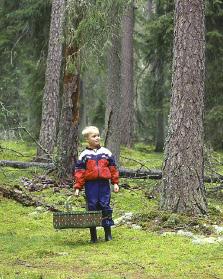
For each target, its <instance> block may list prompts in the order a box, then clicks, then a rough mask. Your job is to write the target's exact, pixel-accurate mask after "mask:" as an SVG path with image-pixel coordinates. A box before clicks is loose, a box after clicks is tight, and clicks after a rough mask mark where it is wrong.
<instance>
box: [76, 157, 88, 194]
mask: <svg viewBox="0 0 223 279" xmlns="http://www.w3.org/2000/svg"><path fill="white" fill-rule="evenodd" d="M85 171H86V164H85V161H84V160H83V158H79V160H78V161H77V162H76V165H75V170H74V181H75V182H74V186H73V188H74V189H80V190H81V189H82V188H83V187H84V184H85Z"/></svg>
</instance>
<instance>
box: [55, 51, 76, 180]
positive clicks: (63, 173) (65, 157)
mask: <svg viewBox="0 0 223 279" xmlns="http://www.w3.org/2000/svg"><path fill="white" fill-rule="evenodd" d="M77 53H78V49H77V48H74V47H67V48H66V51H65V58H66V62H67V61H69V60H70V59H69V57H71V60H72V59H74V60H75V61H73V63H77ZM79 102H80V75H79V74H77V73H69V72H68V70H67V67H66V69H65V73H64V88H63V96H62V109H61V116H60V127H59V134H58V175H59V177H60V178H66V177H69V176H71V174H72V171H73V165H74V164H75V162H76V158H77V148H78V124H79V107H80V104H79Z"/></svg>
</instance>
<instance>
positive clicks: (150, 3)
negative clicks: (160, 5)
mask: <svg viewBox="0 0 223 279" xmlns="http://www.w3.org/2000/svg"><path fill="white" fill-rule="evenodd" d="M146 10H147V16H148V19H150V18H151V15H152V13H153V0H147V7H146Z"/></svg>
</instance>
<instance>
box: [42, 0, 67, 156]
mask: <svg viewBox="0 0 223 279" xmlns="http://www.w3.org/2000/svg"><path fill="white" fill-rule="evenodd" d="M64 13H65V0H54V1H53V3H52V12H51V24H50V38H49V47H48V57H47V68H46V74H45V87H44V95H43V103H42V121H41V128H40V136H39V142H40V145H41V146H43V147H44V149H46V150H47V152H48V153H49V154H52V152H53V149H54V146H55V143H56V135H57V126H58V119H59V105H58V104H59V92H60V75H61V63H62V37H63V23H64ZM37 158H38V159H41V158H42V159H44V158H49V157H48V156H47V153H46V152H44V151H43V149H41V148H39V147H38V148H37Z"/></svg>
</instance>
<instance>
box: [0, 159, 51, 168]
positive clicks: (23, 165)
mask: <svg viewBox="0 0 223 279" xmlns="http://www.w3.org/2000/svg"><path fill="white" fill-rule="evenodd" d="M0 166H1V167H12V168H17V169H27V168H31V167H37V168H44V169H55V165H54V164H53V163H40V162H19V161H8V160H1V161H0Z"/></svg>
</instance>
